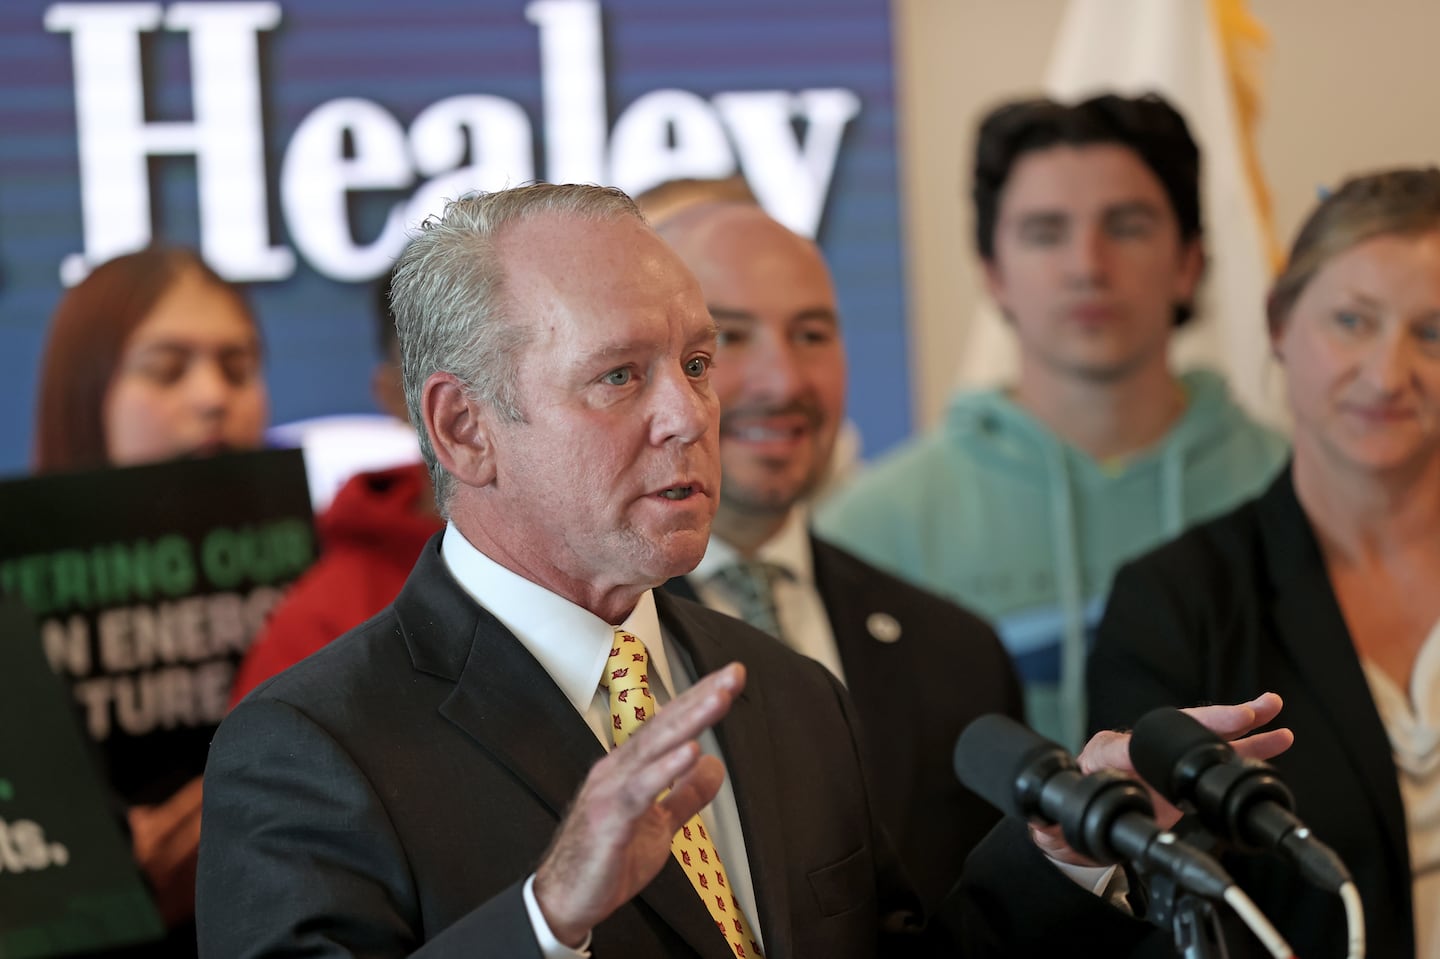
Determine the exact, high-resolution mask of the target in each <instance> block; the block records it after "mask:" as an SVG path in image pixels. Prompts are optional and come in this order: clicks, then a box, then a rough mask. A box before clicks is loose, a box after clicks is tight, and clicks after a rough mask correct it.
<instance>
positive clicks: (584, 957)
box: [522, 874, 590, 959]
mask: <svg viewBox="0 0 1440 959" xmlns="http://www.w3.org/2000/svg"><path fill="white" fill-rule="evenodd" d="M522 894H523V895H524V897H525V913H526V915H528V916H529V917H530V928H531V929H533V930H534V931H535V941H536V942H538V943H539V944H540V955H542V956H544V957H545V959H590V933H588V932H587V933H585V941H584V942H582V943H580V948H579V949H571V948H570V947H569V946H567V945H565V944H564V943H563V942H561V941H560V940H559V939H556V938H555V934H554V933H553V932H551V931H550V924H549V923H548V922H546V921H545V914H544V913H543V912H541V911H540V903H539V902H538V901H537V900H536V899H535V876H534V874H531V876H530V878H529V879H526V880H525V888H524V890H523V891H522Z"/></svg>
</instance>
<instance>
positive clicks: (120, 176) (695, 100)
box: [0, 0, 910, 473]
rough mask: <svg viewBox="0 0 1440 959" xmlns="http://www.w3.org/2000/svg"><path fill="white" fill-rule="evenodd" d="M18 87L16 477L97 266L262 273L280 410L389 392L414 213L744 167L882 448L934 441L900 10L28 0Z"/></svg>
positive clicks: (859, 0)
mask: <svg viewBox="0 0 1440 959" xmlns="http://www.w3.org/2000/svg"><path fill="white" fill-rule="evenodd" d="M0 90H3V96H0V472H3V473H14V472H19V471H23V470H25V469H26V468H27V466H28V462H29V457H30V448H31V434H32V426H33V415H34V393H35V387H36V377H37V370H36V367H37V363H38V358H39V355H40V351H41V348H42V345H43V339H44V333H45V325H46V322H47V319H48V317H49V314H50V312H51V310H52V309H53V307H54V305H55V303H56V301H57V300H58V298H59V296H60V294H61V291H62V289H63V284H64V283H66V282H74V281H75V279H77V278H78V277H80V276H83V275H84V273H85V271H86V270H88V269H89V268H90V267H91V266H93V265H94V264H95V263H98V262H101V261H103V260H104V259H106V258H108V257H109V256H112V255H115V254H118V253H121V252H126V251H128V250H130V249H134V248H136V247H138V246H140V245H143V244H144V242H146V241H147V240H148V239H150V238H152V237H154V238H163V239H165V240H169V241H173V242H180V243H185V244H190V245H197V246H200V247H201V248H202V251H203V252H204V254H205V255H206V258H207V260H208V261H209V262H210V263H211V264H212V265H213V266H215V267H216V268H217V269H218V270H219V271H220V272H221V273H222V274H224V275H226V276H228V277H230V278H232V279H236V280H240V281H243V282H246V283H247V284H249V287H250V290H251V300H252V303H253V305H254V306H255V308H256V310H257V312H258V314H259V316H260V317H261V321H262V323H263V326H264V331H265V338H266V343H267V353H268V356H267V366H268V381H269V384H270V390H271V402H272V414H273V418H274V420H275V422H277V423H278V422H285V421H289V420H294V419H299V418H304V417H309V416H316V415H321V414H328V413H342V412H364V411H370V410H371V408H372V407H371V401H370V398H369V393H368V378H369V371H370V368H371V366H372V365H373V363H374V361H375V354H374V345H373V343H374V339H375V337H374V333H373V328H374V320H373V318H372V314H371V307H370V303H371V295H372V294H371V292H370V281H371V280H372V279H373V278H374V277H376V276H378V275H379V274H380V273H382V272H383V270H384V269H385V267H386V266H387V265H388V262H389V260H390V259H391V258H392V257H393V255H394V254H395V253H396V252H398V248H399V246H400V245H401V244H402V243H403V237H404V230H405V228H406V227H407V226H410V225H413V223H414V222H416V221H417V220H418V219H419V218H420V216H422V215H423V214H425V213H428V212H438V208H439V198H440V197H445V196H454V195H456V194H458V193H459V192H461V191H462V190H463V189H466V188H473V187H481V188H494V187H497V186H503V185H505V184H507V183H509V184H514V183H518V182H521V181H523V180H526V179H529V178H532V177H536V178H543V179H552V180H583V181H602V182H611V183H615V184H616V185H619V186H622V187H624V188H627V189H631V190H638V189H643V188H644V187H646V186H649V185H651V184H653V183H655V182H658V181H660V180H662V179H667V178H669V177H671V176H681V175H695V176H715V175H725V174H728V173H731V172H736V171H738V172H741V173H743V174H744V175H745V176H746V177H747V179H748V180H749V181H750V183H751V186H752V188H753V189H755V190H756V192H757V194H759V196H760V199H761V201H762V202H763V203H765V205H766V206H767V208H769V209H770V210H771V212H772V213H774V214H775V215H777V216H778V217H779V218H781V219H782V220H784V221H785V222H787V223H789V224H790V225H791V226H792V227H794V228H796V229H798V230H800V231H802V232H810V233H813V234H814V235H816V236H817V237H818V239H819V240H820V241H821V243H822V245H823V247H824V249H825V251H826V254H827V255H828V257H829V259H830V263H831V266H832V268H833V270H834V273H835V277H836V283H837V286H838V287H839V292H840V301H841V309H842V313H843V319H844V324H845V335H846V340H847V344H848V346H849V350H850V358H851V391H850V407H851V409H850V412H851V415H852V418H853V419H854V420H855V421H856V422H857V423H858V424H859V426H860V429H861V432H862V434H863V436H864V439H865V446H866V449H867V451H868V452H872V453H873V452H876V451H878V450H880V449H883V448H885V447H887V446H889V445H891V444H893V443H894V442H896V441H897V440H899V439H901V438H902V437H904V436H905V435H906V434H907V433H908V431H909V427H910V402H909V388H908V376H907V372H906V371H907V365H908V364H907V353H906V336H905V323H904V315H905V312H904V300H903V291H902V272H901V255H902V254H901V248H900V229H899V204H898V197H897V172H896V159H895V107H894V81H893V71H892V69H891V32H890V14H889V8H888V3H886V2H885V0H787V2H785V3H783V4H782V3H776V2H775V0H726V2H704V3H700V2H696V3H676V2H674V0H603V2H599V0H531V2H525V0H484V2H478V0H406V2H395V0H348V2H340V0H282V2H247V3H239V2H202V3H170V4H160V3H156V4H146V3H126V4H114V3H103V2H101V3H95V2H90V3H44V2H38V0H7V2H6V3H4V4H3V5H0Z"/></svg>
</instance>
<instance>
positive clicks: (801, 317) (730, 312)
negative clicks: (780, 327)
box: [710, 306, 840, 326]
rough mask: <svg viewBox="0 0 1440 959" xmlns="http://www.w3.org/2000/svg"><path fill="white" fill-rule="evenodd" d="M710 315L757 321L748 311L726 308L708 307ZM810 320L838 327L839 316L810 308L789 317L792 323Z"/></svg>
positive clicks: (821, 308)
mask: <svg viewBox="0 0 1440 959" xmlns="http://www.w3.org/2000/svg"><path fill="white" fill-rule="evenodd" d="M710 315H711V316H712V317H714V318H715V319H716V320H717V321H718V320H732V321H733V320H744V321H747V322H752V323H753V322H754V321H755V320H756V319H757V317H756V315H755V314H754V313H752V312H751V311H749V310H742V309H737V308H733V307H726V306H712V307H710ZM810 320H819V321H820V322H822V323H833V324H836V325H837V326H838V325H839V323H840V316H839V314H838V313H836V312H835V310H834V309H832V308H831V307H828V306H810V307H806V308H805V309H803V310H800V311H798V312H796V313H795V314H793V315H792V316H791V317H790V321H791V322H792V323H794V322H797V321H799V322H806V321H810Z"/></svg>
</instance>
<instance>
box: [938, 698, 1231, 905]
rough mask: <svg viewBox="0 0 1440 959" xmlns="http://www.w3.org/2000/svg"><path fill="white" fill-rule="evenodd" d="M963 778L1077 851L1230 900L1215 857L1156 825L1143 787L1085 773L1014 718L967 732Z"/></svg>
mask: <svg viewBox="0 0 1440 959" xmlns="http://www.w3.org/2000/svg"><path fill="white" fill-rule="evenodd" d="M955 774H956V775H957V776H959V777H960V781H961V782H962V783H964V784H965V785H966V786H967V787H968V788H969V789H971V790H972V791H974V792H975V793H976V794H977V795H979V796H980V797H982V798H983V799H985V800H986V801H987V802H989V803H990V804H991V805H992V806H995V807H997V808H999V809H1000V810H1001V811H1002V812H1005V813H1007V814H1009V815H1012V816H1019V817H1020V818H1022V819H1025V820H1027V821H1029V822H1035V823H1040V824H1042V825H1047V826H1049V825H1054V824H1055V823H1059V824H1060V829H1061V831H1062V832H1063V833H1064V835H1065V839H1066V841H1068V842H1069V843H1070V847H1071V848H1072V849H1074V850H1075V851H1076V852H1078V853H1080V854H1081V855H1083V856H1088V857H1090V858H1091V859H1094V860H1095V861H1096V862H1100V863H1116V862H1124V861H1127V860H1128V861H1132V862H1134V863H1136V864H1137V865H1138V866H1139V867H1140V868H1141V869H1142V870H1150V871H1153V872H1157V873H1161V874H1163V875H1166V876H1169V877H1170V878H1171V879H1172V880H1174V882H1175V883H1176V884H1177V885H1178V886H1180V887H1181V888H1183V889H1186V890H1188V891H1190V892H1193V893H1195V894H1197V895H1200V896H1204V897H1206V898H1208V899H1223V898H1224V897H1225V891H1226V890H1227V889H1228V888H1230V887H1231V886H1233V885H1234V880H1232V879H1231V878H1230V877H1229V876H1228V875H1227V874H1226V873H1225V870H1224V869H1223V868H1221V866H1220V864H1219V863H1218V862H1216V861H1215V860H1214V859H1213V858H1211V857H1210V856H1208V855H1206V854H1205V853H1203V852H1201V851H1200V850H1198V849H1195V848H1194V847H1192V846H1189V845H1187V844H1186V843H1183V842H1180V841H1179V840H1178V839H1176V838H1175V836H1174V834H1173V833H1170V832H1168V831H1166V830H1162V829H1161V828H1160V827H1159V826H1158V825H1156V823H1155V820H1154V819H1153V818H1152V813H1153V812H1154V809H1153V807H1152V806H1151V803H1150V797H1149V795H1148V794H1147V793H1146V792H1145V788H1144V787H1143V786H1141V785H1140V783H1138V782H1136V781H1135V780H1133V779H1129V778H1126V777H1125V776H1123V775H1121V774H1120V773H1119V772H1116V771H1115V770H1104V771H1102V772H1097V773H1092V774H1090V775H1088V776H1087V775H1085V774H1083V773H1081V772H1080V770H1079V768H1078V767H1077V766H1076V765H1075V760H1074V759H1072V758H1071V757H1070V754H1069V753H1067V752H1065V750H1064V749H1062V748H1061V747H1060V746H1058V745H1056V744H1055V743H1053V742H1051V741H1050V740H1048V739H1045V738H1044V737H1042V736H1040V735H1038V734H1036V733H1035V732H1033V731H1032V730H1030V729H1029V728H1027V727H1025V726H1022V725H1021V724H1020V723H1017V722H1015V720H1013V719H1010V718H1009V717H1008V716H1001V715H998V714H994V713H992V714H989V715H985V716H981V717H980V718H979V719H976V720H975V721H974V722H972V723H971V724H970V725H969V726H967V727H966V728H965V731H964V732H963V733H961V735H960V741H959V742H958V743H956V744H955Z"/></svg>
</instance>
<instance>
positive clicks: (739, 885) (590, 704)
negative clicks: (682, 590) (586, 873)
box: [440, 524, 764, 959]
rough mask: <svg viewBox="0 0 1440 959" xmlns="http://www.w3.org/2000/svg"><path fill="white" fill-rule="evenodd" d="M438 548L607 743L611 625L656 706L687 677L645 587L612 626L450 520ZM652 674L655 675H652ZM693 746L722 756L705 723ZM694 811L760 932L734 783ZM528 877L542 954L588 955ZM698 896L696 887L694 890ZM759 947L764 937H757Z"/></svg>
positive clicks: (562, 958) (559, 957)
mask: <svg viewBox="0 0 1440 959" xmlns="http://www.w3.org/2000/svg"><path fill="white" fill-rule="evenodd" d="M440 553H441V556H442V558H443V559H444V560H445V565H446V567H447V568H448V569H449V570H450V574H451V575H452V576H454V577H455V581H456V582H457V583H459V584H460V588H461V589H463V590H464V591H465V592H466V593H467V594H469V596H470V597H471V598H472V599H474V600H475V601H476V602H477V603H479V604H480V605H481V606H484V607H485V608H486V609H487V610H489V611H490V613H491V614H492V615H493V616H494V617H495V618H496V619H498V620H499V621H500V622H501V623H502V624H503V625H504V626H505V628H506V629H508V630H510V632H512V633H514V634H515V637H516V638H517V639H519V640H520V642H521V644H522V645H523V646H524V647H525V648H526V649H527V650H529V651H530V654H531V655H532V656H534V657H535V659H536V660H537V661H538V662H539V663H540V665H541V667H542V668H543V669H544V670H545V672H546V673H548V674H549V676H550V678H551V679H552V680H554V682H555V685H556V686H558V687H560V691H561V692H562V693H563V694H564V695H565V698H566V699H568V700H569V701H570V704H571V705H572V706H574V707H575V712H576V713H578V714H579V715H580V716H581V717H582V718H583V719H584V720H585V721H586V722H587V723H588V724H589V725H590V729H591V730H592V731H593V732H594V733H595V738H596V739H598V740H599V741H600V744H601V745H602V746H603V747H604V748H605V749H606V750H607V751H608V750H609V749H610V748H611V741H610V699H609V695H608V694H607V693H605V692H604V691H603V690H601V689H600V676H601V674H602V673H603V672H604V670H605V662H606V660H607V659H609V657H610V649H611V647H612V646H613V645H614V638H615V626H619V627H620V628H622V629H624V630H626V631H627V632H629V633H633V634H634V635H635V636H636V637H638V638H639V639H640V641H641V642H643V643H644V644H645V648H646V650H647V651H648V652H649V654H650V665H651V667H652V669H651V677H650V680H651V681H650V691H651V693H652V694H653V695H654V696H655V700H656V703H657V706H658V707H663V706H664V705H665V704H666V703H667V702H669V701H670V699H671V697H672V696H678V695H680V694H681V693H683V692H684V691H685V690H687V689H689V688H690V686H691V685H692V684H693V682H694V679H693V677H692V676H691V667H690V665H689V663H688V662H687V660H686V657H685V654H684V652H683V651H682V650H680V649H679V648H678V647H677V646H676V645H675V644H674V643H673V642H672V641H671V639H670V637H669V636H667V635H665V634H664V632H663V631H662V630H661V628H660V617H659V615H658V614H657V613H656V611H655V597H654V596H653V595H652V594H651V593H650V592H649V591H646V592H645V593H644V594H643V595H642V596H641V597H640V601H639V602H638V603H636V604H635V609H634V610H633V611H632V612H631V613H630V615H629V617H627V618H626V620H625V621H624V622H623V623H617V624H615V625H614V626H612V625H611V624H610V623H607V622H605V621H604V620H602V619H601V618H600V617H598V616H596V615H595V614H593V613H591V612H589V611H588V610H585V609H582V608H581V607H579V606H576V605H575V604H574V603H572V602H570V601H569V600H567V599H565V598H563V597H561V596H559V595H557V594H555V593H552V592H550V591H549V590H547V589H545V588H544V587H543V586H540V585H538V584H536V583H532V582H531V581H530V580H528V579H525V578H524V577H522V576H520V575H518V574H516V573H513V572H511V571H510V570H508V569H506V568H505V567H503V566H501V565H500V564H499V563H496V562H495V561H494V560H492V559H490V557H488V556H486V555H485V554H484V553H482V552H480V551H479V550H477V549H476V548H475V547H474V546H473V545H471V544H470V542H469V541H468V540H467V539H465V536H464V535H463V534H462V533H461V532H460V531H459V530H457V529H456V528H455V526H454V525H453V524H451V525H449V526H447V527H446V529H445V537H444V540H443V541H442V543H441V546H440ZM672 663H673V664H674V668H672ZM657 677H658V681H657ZM699 741H700V748H701V750H702V751H703V752H705V753H708V754H709V755H712V756H716V757H718V758H720V759H721V760H722V761H723V760H724V758H725V757H724V756H723V755H722V754H721V752H720V746H719V743H718V742H717V741H716V738H715V733H714V732H713V731H711V730H706V731H705V732H704V733H703V734H702V735H701V736H700V738H699ZM700 819H701V821H702V822H704V824H705V828H706V829H707V830H708V831H709V832H710V835H711V838H712V839H713V840H714V842H715V849H716V851H717V852H718V853H719V854H720V858H721V860H722V861H723V862H724V863H725V873H726V875H727V876H728V877H729V879H730V885H731V891H732V892H733V893H734V895H735V897H736V898H737V899H739V900H740V906H741V908H742V909H744V910H745V915H746V917H747V918H749V919H750V925H751V927H752V928H753V929H754V932H755V936H756V939H757V940H759V938H760V922H759V913H758V912H756V908H755V886H754V883H753V882H752V881H751V878H750V857H749V855H748V854H747V852H746V850H745V836H744V832H743V831H742V830H741V828H740V814H739V810H738V809H737V808H736V805H735V791H734V789H733V788H732V787H731V785H730V780H729V777H726V779H725V781H724V782H723V783H722V784H721V786H720V792H719V794H718V795H717V796H716V797H715V799H714V801H712V802H711V803H710V805H709V806H706V807H705V809H703V810H702V811H701V813H700ZM534 883H535V877H534V876H531V877H530V878H529V880H527V881H526V883H525V907H526V910H527V911H528V912H529V915H530V923H531V925H532V926H533V927H534V929H535V935H536V938H537V939H538V940H539V941H540V950H541V953H542V954H543V955H544V956H545V957H546V959H569V957H574V956H582V957H584V956H589V948H588V947H589V939H588V938H587V939H586V941H585V943H584V944H582V947H581V949H580V950H579V951H577V950H573V949H569V948H567V947H566V946H565V945H564V944H562V943H561V942H559V941H558V940H557V939H556V938H555V936H554V935H553V934H552V933H551V932H550V928H549V926H548V924H547V923H546V922H545V918H544V916H543V914H542V913H541V912H540V907H539V905H538V903H537V902H536V901H535V895H534V891H533V887H534ZM697 896H698V894H697ZM761 946H762V948H763V946H764V942H763V940H762V941H761Z"/></svg>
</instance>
